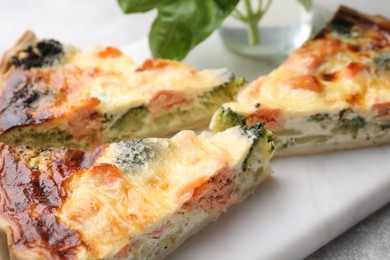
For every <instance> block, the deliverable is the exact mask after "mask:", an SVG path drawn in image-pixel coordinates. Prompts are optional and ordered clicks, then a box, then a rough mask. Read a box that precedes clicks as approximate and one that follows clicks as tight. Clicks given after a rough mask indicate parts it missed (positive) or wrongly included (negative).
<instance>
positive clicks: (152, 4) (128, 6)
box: [118, 0, 180, 14]
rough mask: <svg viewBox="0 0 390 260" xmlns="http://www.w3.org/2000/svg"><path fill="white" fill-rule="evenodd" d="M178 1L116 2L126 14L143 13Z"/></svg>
mask: <svg viewBox="0 0 390 260" xmlns="http://www.w3.org/2000/svg"><path fill="white" fill-rule="evenodd" d="M173 1H180V0H118V3H119V6H120V7H121V9H122V11H123V12H124V13H126V14H129V13H144V12H147V11H150V10H151V9H153V8H156V7H157V6H158V5H161V4H164V3H166V2H173Z"/></svg>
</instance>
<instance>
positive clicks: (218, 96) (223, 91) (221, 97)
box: [199, 78, 246, 110]
mask: <svg viewBox="0 0 390 260" xmlns="http://www.w3.org/2000/svg"><path fill="white" fill-rule="evenodd" d="M245 82H246V81H245V79H243V78H238V79H231V80H230V81H229V82H227V83H225V84H222V85H220V86H217V87H215V88H213V89H212V90H211V91H209V92H207V93H204V94H203V95H201V96H199V101H200V103H201V104H203V105H204V106H205V107H207V108H209V109H212V110H215V109H217V107H218V106H219V105H220V104H223V103H225V102H229V101H232V100H234V99H235V98H236V96H237V93H238V91H239V90H240V89H241V87H242V86H243V85H244V84H245Z"/></svg>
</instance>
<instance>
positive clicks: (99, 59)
mask: <svg viewBox="0 0 390 260" xmlns="http://www.w3.org/2000/svg"><path fill="white" fill-rule="evenodd" d="M107 50H111V51H112V50H115V54H114V55H102V53H105V52H107ZM66 67H71V68H73V67H75V68H78V69H80V70H82V71H83V76H85V77H86V82H85V83H84V84H83V88H86V89H88V93H87V96H88V97H96V98H98V99H99V100H100V101H101V104H100V105H99V109H100V110H101V111H102V112H103V113H118V112H123V110H125V111H126V110H127V109H128V108H129V107H135V106H139V105H142V104H148V103H149V102H150V101H151V100H152V99H153V97H154V96H155V95H157V94H158V93H160V92H161V91H171V92H173V93H175V92H176V93H181V95H184V96H188V98H194V97H195V96H196V95H197V94H199V93H202V92H204V91H207V90H210V89H212V88H213V87H216V86H218V85H219V84H220V82H221V78H220V76H219V75H223V74H224V72H223V70H221V71H220V72H217V73H216V72H215V71H207V70H205V71H201V72H197V71H196V70H195V69H194V68H192V67H190V66H188V65H185V64H182V63H179V62H176V61H170V60H159V59H150V60H146V61H145V62H144V63H143V64H141V65H140V66H138V65H135V64H134V63H133V62H132V59H131V58H130V57H128V56H126V55H124V54H122V53H121V52H120V51H119V50H117V49H114V48H112V47H107V48H105V47H96V48H94V49H92V50H91V51H89V52H80V53H77V54H75V55H74V56H73V57H71V58H69V60H68V62H67V65H66ZM124 93H125V95H124Z"/></svg>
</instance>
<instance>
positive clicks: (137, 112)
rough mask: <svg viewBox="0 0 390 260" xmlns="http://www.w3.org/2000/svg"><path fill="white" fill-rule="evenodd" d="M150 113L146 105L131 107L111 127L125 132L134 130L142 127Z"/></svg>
mask: <svg viewBox="0 0 390 260" xmlns="http://www.w3.org/2000/svg"><path fill="white" fill-rule="evenodd" d="M149 113H150V112H149V110H148V108H147V107H146V106H138V107H134V108H130V109H129V110H128V111H127V112H126V113H124V114H123V115H122V116H121V117H120V118H119V119H117V120H116V122H115V123H114V124H112V125H111V127H110V129H111V130H117V131H118V132H125V133H129V132H133V131H135V130H137V129H139V128H141V127H142V125H143V120H144V118H145V117H146V116H147V115H148V114H149Z"/></svg>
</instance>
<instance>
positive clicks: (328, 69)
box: [238, 32, 390, 114]
mask: <svg viewBox="0 0 390 260" xmlns="http://www.w3.org/2000/svg"><path fill="white" fill-rule="evenodd" d="M371 34H372V32H366V33H365V34H362V35H359V36H358V37H357V38H350V39H346V38H343V37H342V36H340V35H336V34H328V35H326V36H325V37H323V38H318V39H314V40H312V41H309V42H307V43H306V44H305V45H304V46H303V47H302V48H300V49H298V50H297V51H295V52H293V53H292V54H291V55H290V57H289V59H288V60H287V61H286V62H285V63H284V64H282V65H281V66H280V67H279V68H277V69H276V70H275V71H273V72H272V73H271V74H270V75H269V76H267V77H266V78H265V79H264V77H261V78H259V79H258V80H257V81H255V82H253V83H251V84H250V85H249V86H248V87H247V88H246V89H245V90H244V91H243V92H242V93H241V95H240V96H239V97H238V101H239V102H240V103H241V104H243V105H248V104H252V105H253V104H255V103H262V104H268V105H273V106H277V107H279V108H281V109H282V110H283V111H284V112H285V113H287V114H289V113H297V112H298V113H301V112H304V113H318V112H332V111H339V110H342V109H346V108H352V109H354V110H356V111H360V112H361V113H369V112H370V110H371V109H372V106H373V105H375V104H376V103H378V102H389V101H390V98H389V97H390V74H389V72H388V71H386V70H385V69H383V68H380V67H379V66H378V65H376V64H375V62H374V59H375V58H376V57H377V56H378V54H380V53H386V52H387V53H390V44H387V45H386V46H384V47H382V49H381V50H380V52H378V51H376V50H365V49H364V48H369V47H364V46H365V45H369V44H373V43H371V42H370V40H372V41H375V40H376V38H375V37H379V36H378V34H376V35H371ZM369 37H373V38H372V39H371V38H369ZM364 44H365V45H364ZM351 45H356V46H359V47H361V48H362V50H359V51H357V50H353V48H354V47H351ZM330 46H333V47H334V51H333V52H330ZM335 46H336V47H335ZM373 48H374V47H373ZM308 76H310V77H312V78H313V79H314V80H315V81H316V83H318V85H321V86H322V88H321V90H320V91H318V89H316V88H315V86H312V87H313V88H312V89H310V88H308V87H306V86H305V82H303V81H301V82H295V83H296V85H294V87H292V86H291V85H288V84H285V83H286V82H287V81H288V80H291V79H292V78H299V77H300V78H302V77H303V78H304V77H308Z"/></svg>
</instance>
